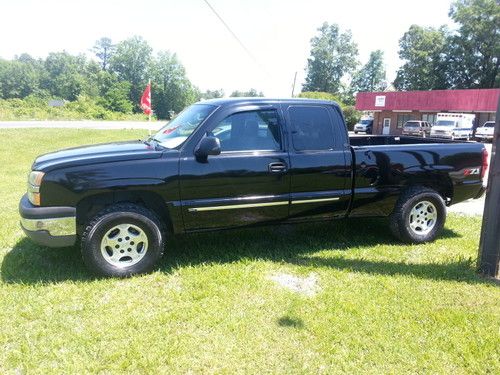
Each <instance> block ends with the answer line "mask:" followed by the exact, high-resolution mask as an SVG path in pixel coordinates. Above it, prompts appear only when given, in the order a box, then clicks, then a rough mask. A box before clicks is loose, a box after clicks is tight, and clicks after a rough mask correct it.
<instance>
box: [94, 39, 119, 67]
mask: <svg viewBox="0 0 500 375" xmlns="http://www.w3.org/2000/svg"><path fill="white" fill-rule="evenodd" d="M115 48H116V46H115V45H114V44H113V43H112V42H111V39H110V38H101V39H99V40H98V41H96V42H95V44H94V47H92V52H94V54H95V55H96V57H97V58H98V59H99V61H100V63H101V68H102V70H106V69H107V68H108V66H109V61H110V60H111V56H113V52H114V51H115Z"/></svg>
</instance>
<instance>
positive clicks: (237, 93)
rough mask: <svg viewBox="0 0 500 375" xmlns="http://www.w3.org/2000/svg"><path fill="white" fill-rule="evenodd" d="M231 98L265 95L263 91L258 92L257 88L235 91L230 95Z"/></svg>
mask: <svg viewBox="0 0 500 375" xmlns="http://www.w3.org/2000/svg"><path fill="white" fill-rule="evenodd" d="M229 96H230V97H231V98H254V97H263V96H264V93H263V92H262V91H259V92H257V90H255V89H250V90H248V91H239V90H236V91H233V92H232V93H231V95H229Z"/></svg>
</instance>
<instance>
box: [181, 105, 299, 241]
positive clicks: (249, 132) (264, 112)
mask: <svg viewBox="0 0 500 375" xmlns="http://www.w3.org/2000/svg"><path fill="white" fill-rule="evenodd" d="M282 124H283V120H282V117H281V111H280V108H279V106H272V105H260V106H256V105H252V106H247V107H244V108H239V109H237V110H236V112H235V110H234V109H233V110H230V109H227V110H226V112H222V113H219V114H218V117H216V118H214V119H212V121H211V123H210V124H208V126H207V128H206V129H205V130H204V133H205V134H210V135H214V136H216V137H218V138H219V140H220V144H221V150H222V152H221V154H220V155H215V156H209V157H208V159H207V160H206V161H205V162H200V161H199V160H197V159H196V158H195V156H194V155H193V152H192V150H188V151H187V152H185V153H183V155H182V156H181V158H180V178H181V180H180V195H181V205H182V214H183V218H184V227H185V229H186V230H188V231H189V230H198V229H208V228H222V227H234V226H246V225H251V224H256V223H261V222H271V221H275V220H284V219H286V218H287V216H288V207H289V199H290V196H289V192H290V174H289V164H290V161H289V156H288V152H287V150H286V147H285V142H284V140H285V138H284V133H283V129H282Z"/></svg>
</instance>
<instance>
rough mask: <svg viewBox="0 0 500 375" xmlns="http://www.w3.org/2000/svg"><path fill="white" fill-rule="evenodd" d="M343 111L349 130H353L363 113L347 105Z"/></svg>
mask: <svg viewBox="0 0 500 375" xmlns="http://www.w3.org/2000/svg"><path fill="white" fill-rule="evenodd" d="M342 111H343V112H344V118H345V122H346V125H347V129H349V130H353V129H354V125H355V124H356V123H357V122H358V121H359V120H360V118H361V112H360V111H358V110H356V108H354V106H352V105H347V106H345V107H343V108H342Z"/></svg>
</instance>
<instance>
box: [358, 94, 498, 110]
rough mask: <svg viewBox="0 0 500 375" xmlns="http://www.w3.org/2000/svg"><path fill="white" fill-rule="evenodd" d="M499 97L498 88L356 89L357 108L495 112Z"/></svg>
mask: <svg viewBox="0 0 500 375" xmlns="http://www.w3.org/2000/svg"><path fill="white" fill-rule="evenodd" d="M377 97H378V99H377ZM382 97H385V98H382ZM499 97H500V89H474V90H432V91H393V92H358V94H357V95H356V109H358V110H361V111H376V110H389V111H391V110H396V111H397V110H412V111H432V112H436V111H437V112H445V111H460V112H496V110H497V105H498V98H499ZM375 101H377V102H378V103H377V104H378V105H377V106H376V105H375Z"/></svg>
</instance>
